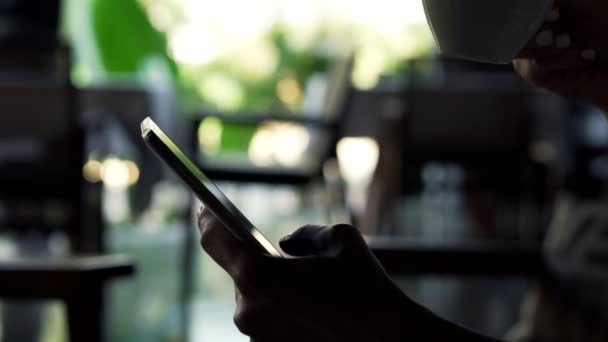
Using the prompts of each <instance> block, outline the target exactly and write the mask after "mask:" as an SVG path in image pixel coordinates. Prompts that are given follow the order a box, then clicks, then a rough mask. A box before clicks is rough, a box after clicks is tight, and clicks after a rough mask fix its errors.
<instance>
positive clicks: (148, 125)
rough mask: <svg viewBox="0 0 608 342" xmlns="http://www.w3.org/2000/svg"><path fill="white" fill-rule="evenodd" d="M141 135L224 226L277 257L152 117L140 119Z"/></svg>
mask: <svg viewBox="0 0 608 342" xmlns="http://www.w3.org/2000/svg"><path fill="white" fill-rule="evenodd" d="M141 134H142V138H143V139H144V141H145V142H146V144H147V145H148V147H150V149H152V150H153V151H154V152H155V153H156V155H157V156H158V157H159V158H160V159H161V160H162V161H164V162H165V163H166V164H167V165H168V166H169V167H170V168H171V169H172V170H173V171H174V172H175V173H176V174H177V175H178V176H179V177H180V179H181V180H182V181H183V182H184V183H185V184H186V186H187V187H188V188H190V190H192V191H193V192H194V194H195V196H196V197H197V198H198V199H199V200H201V201H202V202H203V203H204V204H205V207H206V208H207V209H209V210H210V211H211V212H212V213H213V214H214V215H215V216H216V217H217V218H218V219H219V220H220V221H221V222H222V223H223V224H224V225H225V226H226V228H227V229H228V230H229V231H230V232H231V233H232V234H233V235H234V236H235V237H236V238H237V239H239V240H240V241H241V242H243V243H244V244H246V245H248V246H250V247H252V248H254V249H256V250H257V251H259V252H261V253H265V254H269V255H271V256H276V257H281V253H280V252H279V251H278V250H277V249H276V248H275V247H274V246H273V245H272V243H270V241H268V239H266V238H265V237H264V235H262V233H261V232H260V231H259V230H258V229H256V228H255V226H254V225H253V224H252V223H251V222H250V221H249V220H248V219H247V218H246V217H245V215H243V214H242V213H241V211H240V210H238V209H237V207H236V206H235V205H234V204H232V202H230V200H229V199H228V198H227V197H226V196H225V195H224V194H223V193H222V192H221V191H220V189H219V188H218V187H217V186H216V185H215V184H213V182H211V180H209V178H207V176H205V174H204V173H203V172H202V171H201V170H200V169H199V168H198V167H197V166H196V165H195V164H194V163H193V162H192V161H191V160H190V159H189V158H188V157H187V156H186V155H185V154H184V153H183V152H182V151H181V150H180V149H179V148H178V147H177V146H176V145H175V144H174V143H173V141H171V139H169V137H168V136H167V135H166V134H165V133H164V132H163V131H162V130H161V129H160V128H158V126H157V125H156V124H155V123H154V121H152V119H150V118H146V119H145V120H144V121H142V123H141Z"/></svg>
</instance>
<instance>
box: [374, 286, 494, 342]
mask: <svg viewBox="0 0 608 342" xmlns="http://www.w3.org/2000/svg"><path fill="white" fill-rule="evenodd" d="M393 291H397V292H398V296H397V297H394V298H395V300H393V301H392V302H391V303H392V305H391V307H386V308H384V310H383V311H384V315H379V316H380V317H384V319H381V320H380V321H378V320H376V325H375V327H376V329H374V330H375V331H376V333H375V334H374V335H375V336H376V337H377V338H376V339H375V340H374V339H372V340H373V341H374V342H376V341H378V342H410V341H431V342H433V341H442V342H443V341H466V342H499V340H496V339H492V338H489V337H486V336H483V335H481V334H477V333H475V332H472V331H470V330H468V329H465V328H463V327H460V326H458V325H456V324H454V323H452V322H449V321H447V320H445V319H443V318H441V317H439V316H437V315H436V314H434V313H433V312H431V311H430V310H428V309H427V308H425V307H423V306H421V305H419V304H417V303H415V302H414V301H412V300H411V299H410V298H408V297H407V296H406V295H404V294H403V293H402V292H401V290H399V289H397V288H396V287H395V289H394V290H393Z"/></svg>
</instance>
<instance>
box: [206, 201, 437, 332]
mask: <svg viewBox="0 0 608 342" xmlns="http://www.w3.org/2000/svg"><path fill="white" fill-rule="evenodd" d="M199 227H200V229H201V234H202V239H201V244H202V246H203V248H204V249H205V251H206V252H207V253H209V255H211V257H212V258H213V259H214V260H215V261H216V262H217V263H218V264H219V265H220V266H221V267H222V268H224V269H225V270H226V271H227V272H228V273H229V274H230V276H231V277H232V279H233V280H234V282H235V285H236V291H237V295H236V300H237V309H236V313H235V316H234V321H235V323H236V325H237V327H238V328H239V330H240V331H241V332H242V333H244V334H245V335H248V336H250V337H251V338H252V340H255V341H257V342H286V341H290V342H299V341H302V342H304V341H306V342H310V341H315V342H324V341H327V342H330V341H331V342H340V341H345V342H346V341H349V342H357V341H379V342H380V341H383V342H390V341H395V342H397V341H400V342H401V341H406V340H407V339H410V338H409V336H413V331H414V330H415V328H416V327H421V326H422V321H423V320H424V319H427V318H428V317H429V315H430V314H429V313H428V311H426V310H424V309H422V308H421V307H420V306H418V305H416V304H414V303H413V302H412V301H410V300H409V299H408V298H407V297H406V296H405V295H404V294H403V293H402V292H401V291H400V290H399V288H397V287H396V286H395V285H394V284H393V282H392V281H391V280H390V279H389V277H388V276H387V275H386V273H385V272H384V270H383V268H382V267H381V266H380V264H379V263H378V261H377V260H376V258H375V257H374V256H373V254H372V253H371V252H370V250H369V249H368V248H367V245H366V243H365V241H364V240H363V238H362V236H361V235H360V234H359V232H358V231H357V230H356V229H355V228H353V227H351V226H348V225H338V226H333V227H319V226H305V227H303V228H301V229H299V230H297V231H296V232H295V233H293V234H292V235H290V236H288V237H286V238H284V239H283V240H282V241H281V243H280V245H281V248H282V249H283V251H284V252H286V253H288V254H290V255H292V256H294V257H295V258H274V257H270V256H266V255H261V254H258V253H257V252H255V251H251V250H250V249H249V248H248V247H246V246H244V245H243V244H242V243H241V242H240V241H239V240H237V239H236V238H234V237H233V236H232V234H230V233H229V232H228V230H226V229H225V228H224V227H223V226H222V224H221V223H220V222H219V221H218V220H217V219H216V218H215V217H214V216H213V214H211V213H210V212H208V211H206V210H205V211H203V212H202V214H201V215H200V216H199ZM408 330H411V332H408Z"/></svg>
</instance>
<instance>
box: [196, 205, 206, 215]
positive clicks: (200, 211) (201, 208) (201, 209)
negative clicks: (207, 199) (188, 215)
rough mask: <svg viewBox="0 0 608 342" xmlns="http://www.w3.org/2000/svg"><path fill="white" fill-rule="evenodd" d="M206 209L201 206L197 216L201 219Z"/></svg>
mask: <svg viewBox="0 0 608 342" xmlns="http://www.w3.org/2000/svg"><path fill="white" fill-rule="evenodd" d="M204 209H205V207H203V206H201V207H200V208H198V211H197V212H196V216H197V217H201V214H202V213H203V210H204Z"/></svg>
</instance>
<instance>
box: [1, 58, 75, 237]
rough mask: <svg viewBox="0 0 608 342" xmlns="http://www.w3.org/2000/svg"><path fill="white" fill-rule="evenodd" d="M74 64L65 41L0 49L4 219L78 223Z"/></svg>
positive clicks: (41, 226)
mask: <svg viewBox="0 0 608 342" xmlns="http://www.w3.org/2000/svg"><path fill="white" fill-rule="evenodd" d="M45 61H46V62H45ZM69 64H70V60H69V52H68V50H67V49H66V48H65V47H61V46H58V47H54V48H34V47H28V48H18V49H17V48H14V49H5V50H3V52H2V55H0V111H1V113H0V201H1V203H2V206H3V207H4V209H5V210H4V213H5V215H4V217H3V220H2V222H1V223H0V225H1V226H2V227H9V228H15V229H19V230H24V229H26V230H29V229H33V230H42V231H48V230H52V229H62V230H66V231H67V232H68V234H70V233H73V232H76V231H78V230H79V229H80V224H81V215H80V214H81V209H82V208H81V206H82V200H81V199H82V195H81V194H82V167H83V165H84V163H83V157H84V139H83V134H82V131H81V129H80V128H79V127H80V126H79V123H78V118H77V112H76V110H75V91H74V89H73V87H72V86H71V83H70V81H69Z"/></svg>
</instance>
